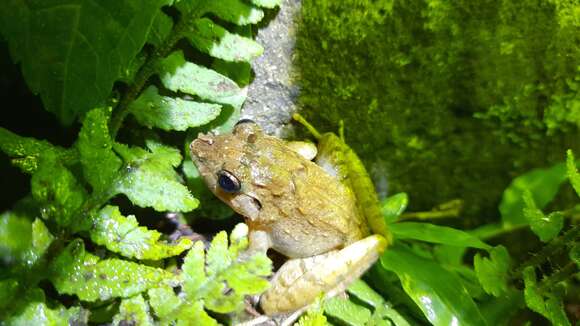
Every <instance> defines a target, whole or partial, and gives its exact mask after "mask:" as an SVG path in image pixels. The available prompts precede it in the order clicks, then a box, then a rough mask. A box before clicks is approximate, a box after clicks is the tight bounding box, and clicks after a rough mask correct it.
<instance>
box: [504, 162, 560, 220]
mask: <svg viewBox="0 0 580 326" xmlns="http://www.w3.org/2000/svg"><path fill="white" fill-rule="evenodd" d="M565 180H566V166H565V165H564V164H556V165H554V166H552V167H550V168H545V169H534V170H531V171H530V172H527V173H525V174H523V175H521V176H519V177H517V178H515V179H514V180H512V182H511V184H510V185H509V187H508V188H507V189H506V190H505V191H504V192H503V196H502V199H501V203H500V204H499V211H500V212H501V218H502V222H503V224H504V225H505V226H515V225H522V224H527V221H526V217H525V216H524V207H525V202H524V196H523V195H524V192H525V191H526V190H528V191H530V193H531V194H532V197H533V199H534V202H535V203H536V205H537V207H538V208H539V209H543V208H544V207H546V205H547V204H548V203H549V202H551V201H552V199H554V196H556V193H557V192H558V190H559V189H560V185H562V183H563V182H564V181H565Z"/></svg>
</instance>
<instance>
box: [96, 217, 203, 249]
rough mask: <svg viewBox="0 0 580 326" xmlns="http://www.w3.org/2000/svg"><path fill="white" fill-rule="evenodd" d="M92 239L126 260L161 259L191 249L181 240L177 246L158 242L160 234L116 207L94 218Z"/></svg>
mask: <svg viewBox="0 0 580 326" xmlns="http://www.w3.org/2000/svg"><path fill="white" fill-rule="evenodd" d="M90 235H91V240H93V242H95V243H96V244H98V245H102V246H105V247H106V248H107V249H109V250H110V251H112V252H116V253H119V254H120V255H122V256H124V257H127V258H137V259H140V260H141V259H147V260H159V259H163V258H167V257H172V256H176V255H179V254H180V253H182V252H183V251H184V250H186V249H188V248H190V247H191V245H192V243H191V240H189V239H185V238H182V239H180V240H179V241H178V242H177V243H175V244H168V243H166V242H164V241H159V238H160V237H161V233H159V232H157V231H150V230H148V229H147V228H146V227H143V226H139V223H138V222H137V220H136V219H135V217H134V216H132V215H129V216H127V217H125V216H123V215H121V212H119V208H118V207H116V206H106V207H104V208H103V209H101V210H100V212H99V213H98V214H97V215H96V216H95V217H94V218H93V229H92V230H91V231H90Z"/></svg>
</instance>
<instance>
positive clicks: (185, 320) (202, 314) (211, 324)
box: [147, 286, 218, 326]
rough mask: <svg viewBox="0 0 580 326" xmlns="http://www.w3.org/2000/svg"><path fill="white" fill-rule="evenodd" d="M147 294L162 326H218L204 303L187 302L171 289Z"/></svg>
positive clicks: (153, 290) (151, 291)
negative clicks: (205, 308) (204, 307)
mask: <svg viewBox="0 0 580 326" xmlns="http://www.w3.org/2000/svg"><path fill="white" fill-rule="evenodd" d="M147 294H148V295H149V304H150V305H151V307H152V308H153V309H154V310H155V314H156V315H157V317H158V318H159V319H160V320H161V325H171V324H174V325H200V326H215V325H218V323H217V322H216V321H215V320H214V319H213V318H211V317H210V316H209V315H208V314H207V312H206V311H205V310H204V309H203V302H202V301H200V300H198V301H194V302H190V301H185V299H184V298H183V297H182V296H179V297H178V296H177V295H175V293H174V291H173V289H172V288H171V287H168V286H165V287H159V288H155V289H151V290H149V292H148V293H147Z"/></svg>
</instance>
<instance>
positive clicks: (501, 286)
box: [473, 246, 510, 297]
mask: <svg viewBox="0 0 580 326" xmlns="http://www.w3.org/2000/svg"><path fill="white" fill-rule="evenodd" d="M489 256H490V257H489V258H485V257H482V256H481V255H480V254H479V253H478V254H476V255H475V259H474V262H473V265H474V268H475V273H476V275H477V278H478V279H479V282H480V283H481V286H482V287H483V289H484V290H485V292H487V293H489V294H491V295H493V296H496V297H499V296H500V295H502V294H504V293H506V292H507V290H508V287H507V281H508V271H509V262H510V256H509V253H508V251H507V250H506V249H505V247H503V246H497V247H494V248H493V249H491V250H490V252H489Z"/></svg>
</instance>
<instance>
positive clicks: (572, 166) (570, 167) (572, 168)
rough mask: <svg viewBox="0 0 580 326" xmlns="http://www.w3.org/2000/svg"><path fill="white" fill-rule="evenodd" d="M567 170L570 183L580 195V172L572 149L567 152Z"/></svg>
mask: <svg viewBox="0 0 580 326" xmlns="http://www.w3.org/2000/svg"><path fill="white" fill-rule="evenodd" d="M566 172H567V174H568V180H570V184H572V187H573V188H574V190H575V191H576V194H578V196H579V197H580V173H578V169H577V168H576V160H575V159H574V153H573V152H572V150H571V149H569V150H568V151H567V152H566Z"/></svg>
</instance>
